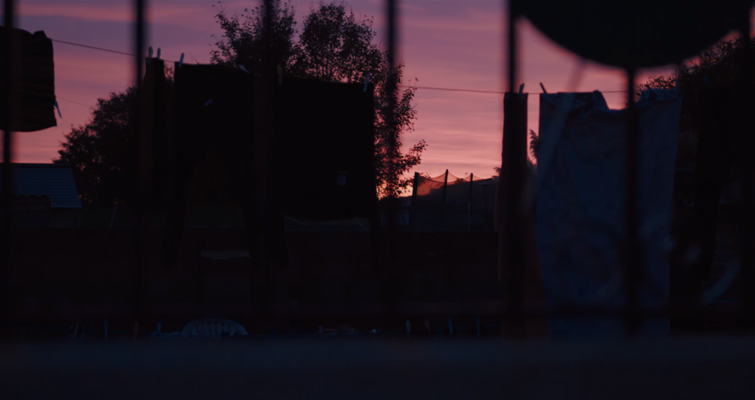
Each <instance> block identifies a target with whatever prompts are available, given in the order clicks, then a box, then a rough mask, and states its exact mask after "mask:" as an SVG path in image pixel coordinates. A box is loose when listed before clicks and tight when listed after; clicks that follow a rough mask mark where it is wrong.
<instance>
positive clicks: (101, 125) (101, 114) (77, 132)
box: [53, 87, 136, 206]
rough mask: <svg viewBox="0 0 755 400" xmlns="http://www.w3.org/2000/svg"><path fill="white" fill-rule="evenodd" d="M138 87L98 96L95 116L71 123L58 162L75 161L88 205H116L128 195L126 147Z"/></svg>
mask: <svg viewBox="0 0 755 400" xmlns="http://www.w3.org/2000/svg"><path fill="white" fill-rule="evenodd" d="M135 97H136V89H135V88H134V87H129V88H128V89H126V90H125V91H123V92H120V93H111V94H110V96H109V97H107V98H104V99H99V100H97V105H96V106H95V107H94V109H93V112H92V118H91V119H90V120H89V122H87V123H86V124H85V125H80V126H78V127H71V131H70V132H68V133H66V134H65V136H64V140H63V141H62V142H61V147H62V148H61V149H60V150H58V157H57V158H55V159H53V162H54V163H66V164H71V166H72V167H73V172H74V178H75V180H76V185H77V186H78V189H79V193H80V194H81V200H82V202H83V203H85V204H88V205H97V206H99V205H113V204H118V203H119V202H121V201H123V199H124V193H123V189H124V174H123V165H124V161H125V160H124V158H123V157H124V149H125V148H126V146H127V142H128V131H129V129H130V127H131V123H132V122H133V121H132V119H133V118H132V115H133V114H132V105H133V103H134V99H135Z"/></svg>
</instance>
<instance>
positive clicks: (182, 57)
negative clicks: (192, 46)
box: [178, 53, 184, 67]
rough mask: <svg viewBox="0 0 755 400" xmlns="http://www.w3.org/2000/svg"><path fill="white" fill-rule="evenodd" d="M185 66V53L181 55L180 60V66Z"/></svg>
mask: <svg viewBox="0 0 755 400" xmlns="http://www.w3.org/2000/svg"><path fill="white" fill-rule="evenodd" d="M183 65H184V53H181V59H179V60H178V66H179V67H182V66H183Z"/></svg>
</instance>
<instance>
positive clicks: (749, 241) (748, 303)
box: [740, 14, 755, 328]
mask: <svg viewBox="0 0 755 400" xmlns="http://www.w3.org/2000/svg"><path fill="white" fill-rule="evenodd" d="M746 17H747V18H746V19H744V20H743V24H742V27H741V28H740V31H741V35H742V80H743V82H742V83H743V84H744V85H743V86H744V87H750V85H751V84H752V75H753V71H752V51H753V49H752V41H751V39H750V18H749V17H750V15H749V14H748V15H746ZM753 134H755V132H752V130H750V131H749V132H745V135H753ZM744 142H745V143H753V141H751V140H745V141H744ZM746 151H748V152H751V151H753V149H752V148H750V149H747V150H746ZM746 162H748V163H749V165H743V167H744V168H742V203H743V215H742V217H743V218H742V228H741V234H740V235H741V248H742V269H741V271H742V283H743V286H744V290H742V294H743V298H742V305H743V313H742V317H743V318H742V320H743V322H744V327H746V328H750V327H752V326H753V322H755V321H753V320H754V319H755V270H753V269H754V267H755V255H753V248H752V246H753V239H755V232H754V229H755V228H754V227H753V225H754V223H755V220H754V218H753V181H752V180H753V165H752V162H751V161H746Z"/></svg>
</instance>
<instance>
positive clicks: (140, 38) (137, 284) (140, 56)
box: [132, 0, 146, 339]
mask: <svg viewBox="0 0 755 400" xmlns="http://www.w3.org/2000/svg"><path fill="white" fill-rule="evenodd" d="M145 2H146V0H134V11H135V13H136V15H135V22H134V47H135V49H134V54H136V65H135V68H134V74H135V77H134V79H135V82H136V92H137V96H136V98H135V101H134V105H133V107H134V135H132V138H133V139H134V141H135V143H134V145H135V146H134V148H135V149H136V159H135V160H134V161H136V162H135V163H134V164H133V165H134V166H135V167H138V166H139V164H140V162H141V156H142V154H140V153H141V152H140V148H141V143H139V142H140V137H139V134H138V132H139V129H140V127H141V123H142V121H141V111H142V110H141V102H140V95H139V94H140V93H141V90H140V89H141V80H142V75H143V65H144V15H145ZM135 172H136V174H135V176H136V185H134V190H136V193H135V198H136V201H135V204H134V211H135V213H134V214H135V215H134V231H133V240H134V242H133V243H134V287H133V289H134V293H133V320H134V332H133V334H134V339H136V337H137V335H138V334H139V319H140V318H141V313H142V257H143V253H144V242H143V234H144V232H143V231H144V221H143V219H144V200H145V196H144V192H143V190H142V186H141V178H142V177H141V173H139V170H138V168H137V169H135Z"/></svg>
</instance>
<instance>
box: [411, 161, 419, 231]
mask: <svg viewBox="0 0 755 400" xmlns="http://www.w3.org/2000/svg"><path fill="white" fill-rule="evenodd" d="M418 187H419V172H415V173H414V183H412V203H411V208H410V211H409V212H410V214H409V225H410V226H411V225H412V224H414V216H415V214H416V212H417V211H416V208H417V188H418Z"/></svg>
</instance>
